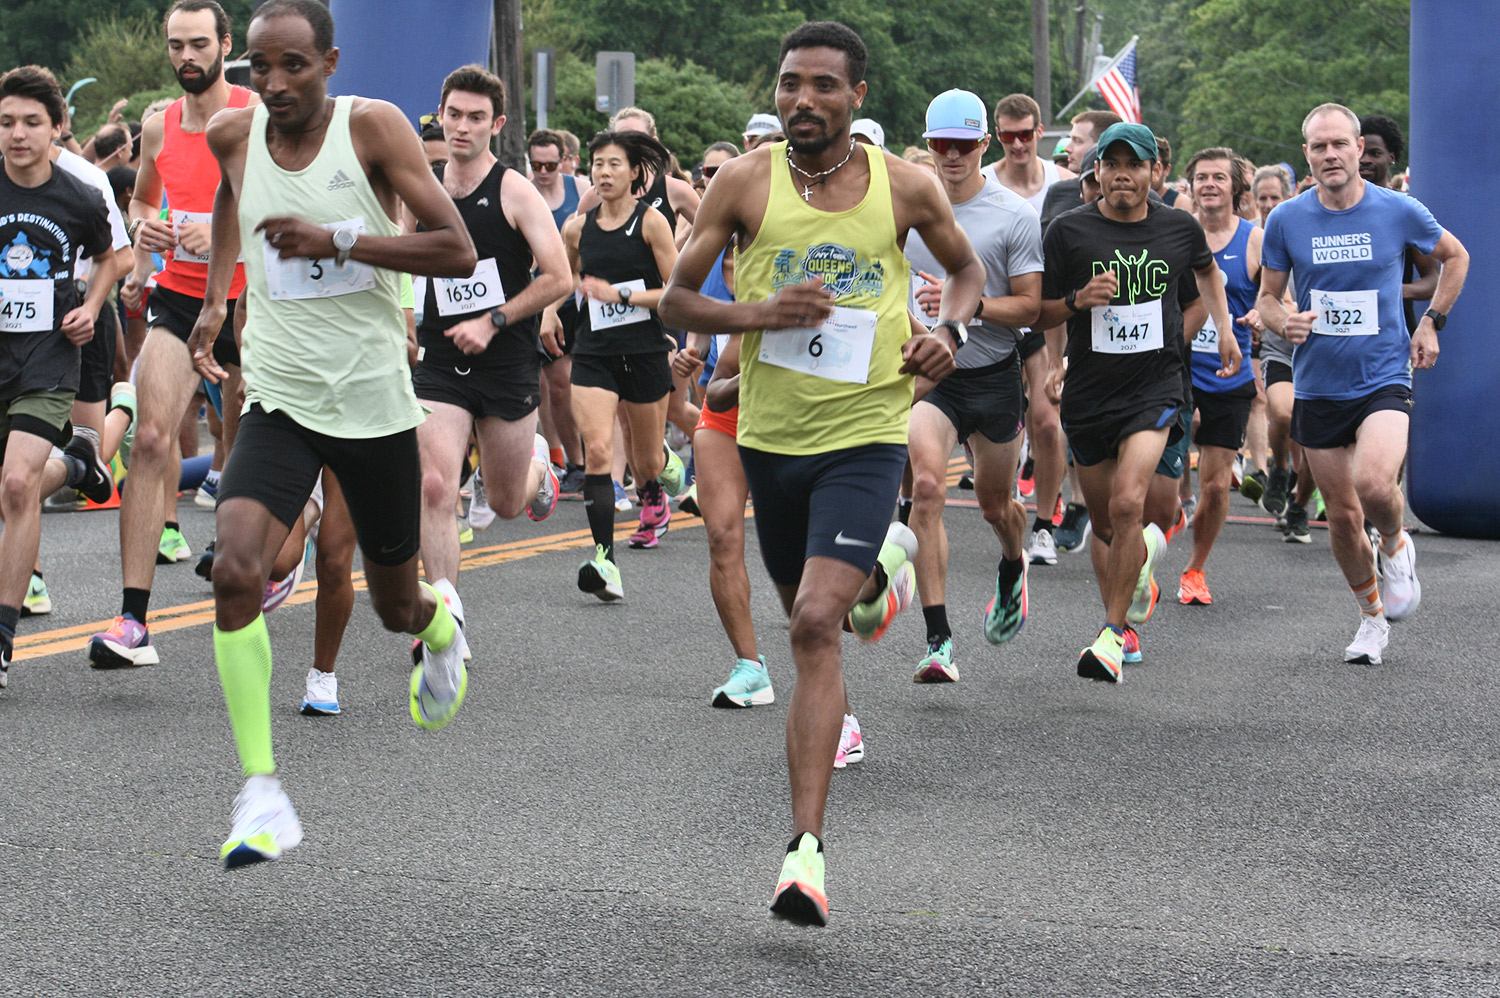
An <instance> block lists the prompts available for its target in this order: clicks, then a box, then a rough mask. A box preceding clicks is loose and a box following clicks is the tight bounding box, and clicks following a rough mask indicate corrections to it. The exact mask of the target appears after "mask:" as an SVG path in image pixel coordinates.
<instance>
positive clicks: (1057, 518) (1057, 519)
mask: <svg viewBox="0 0 1500 998" xmlns="http://www.w3.org/2000/svg"><path fill="white" fill-rule="evenodd" d="M1065 508H1066V507H1065V506H1064V505H1063V497H1062V496H1058V497H1057V502H1056V503H1054V504H1053V507H1052V527H1053V529H1054V530H1055V529H1056V528H1058V527H1060V526H1062V522H1063V510H1064V509H1065Z"/></svg>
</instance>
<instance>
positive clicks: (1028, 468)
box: [1016, 457, 1036, 499]
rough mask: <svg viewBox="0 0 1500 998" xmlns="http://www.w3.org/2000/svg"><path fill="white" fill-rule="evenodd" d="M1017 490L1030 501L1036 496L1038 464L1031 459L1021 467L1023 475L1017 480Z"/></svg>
mask: <svg viewBox="0 0 1500 998" xmlns="http://www.w3.org/2000/svg"><path fill="white" fill-rule="evenodd" d="M1016 488H1018V489H1020V490H1021V495H1022V496H1024V497H1025V498H1027V499H1030V498H1031V497H1032V496H1033V495H1035V494H1036V462H1034V461H1033V460H1032V459H1031V458H1029V457H1028V458H1027V459H1026V463H1025V464H1023V465H1021V474H1020V475H1019V476H1017V478H1016Z"/></svg>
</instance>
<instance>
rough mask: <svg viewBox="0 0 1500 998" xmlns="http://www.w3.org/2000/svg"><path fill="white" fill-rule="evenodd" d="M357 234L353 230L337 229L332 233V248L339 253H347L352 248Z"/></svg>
mask: <svg viewBox="0 0 1500 998" xmlns="http://www.w3.org/2000/svg"><path fill="white" fill-rule="evenodd" d="M357 236H358V233H357V232H355V231H354V230H353V229H337V230H335V231H334V233H333V248H334V249H336V250H339V251H340V252H347V251H348V250H351V249H353V248H354V240H355V238H356V237H357Z"/></svg>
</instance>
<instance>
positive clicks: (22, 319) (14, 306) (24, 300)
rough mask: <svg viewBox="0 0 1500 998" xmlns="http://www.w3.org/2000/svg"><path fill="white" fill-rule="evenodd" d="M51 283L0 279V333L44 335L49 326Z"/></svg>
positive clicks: (51, 299)
mask: <svg viewBox="0 0 1500 998" xmlns="http://www.w3.org/2000/svg"><path fill="white" fill-rule="evenodd" d="M53 294H54V288H53V282H52V281H48V280H41V281H37V280H30V281H23V280H19V279H15V278H9V279H0V333H45V332H50V331H51V330H53V329H56V328H57V326H55V325H54V324H53V322H52V303H53Z"/></svg>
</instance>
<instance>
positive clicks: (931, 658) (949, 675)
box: [911, 638, 958, 683]
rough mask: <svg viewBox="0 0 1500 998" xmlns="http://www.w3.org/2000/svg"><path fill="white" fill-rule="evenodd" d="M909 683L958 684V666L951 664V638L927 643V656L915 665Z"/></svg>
mask: <svg viewBox="0 0 1500 998" xmlns="http://www.w3.org/2000/svg"><path fill="white" fill-rule="evenodd" d="M911 681H912V682H914V683H956V682H958V666H956V665H954V664H953V639H952V638H943V639H942V640H941V641H929V642H928V643H927V655H926V657H924V658H923V659H922V661H920V662H918V663H917V671H916V672H914V673H912V676H911Z"/></svg>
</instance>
